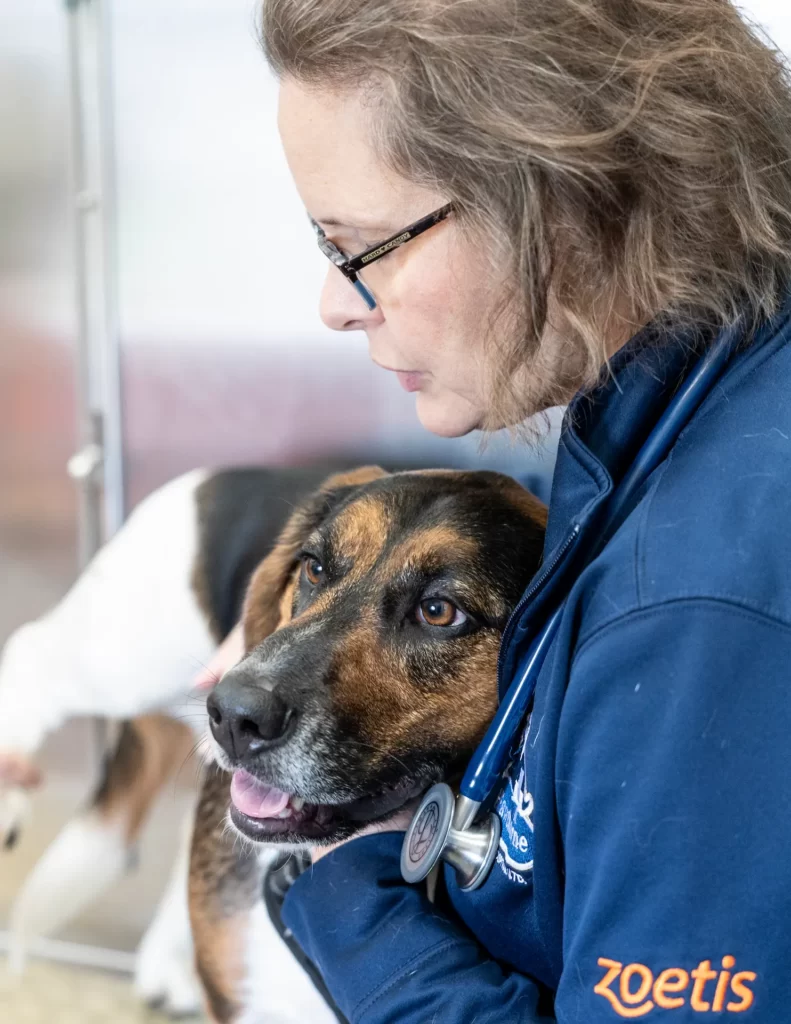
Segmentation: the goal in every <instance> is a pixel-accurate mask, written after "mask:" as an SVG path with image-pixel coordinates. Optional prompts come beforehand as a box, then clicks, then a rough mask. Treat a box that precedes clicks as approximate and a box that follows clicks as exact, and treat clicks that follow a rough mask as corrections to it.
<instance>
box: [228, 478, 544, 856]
mask: <svg viewBox="0 0 791 1024" xmlns="http://www.w3.org/2000/svg"><path fill="white" fill-rule="evenodd" d="M544 524H545V511H544V507H543V506H542V505H541V503H540V502H538V501H537V499H535V498H534V497H533V496H532V495H530V494H529V493H528V492H527V491H525V490H524V489H523V488H521V487H520V486H519V485H518V484H516V483H515V482H514V481H513V480H511V479H510V478H509V477H505V476H501V475H499V474H496V473H484V472H452V471H431V472H414V473H397V474H393V475H387V474H385V473H384V472H383V471H382V470H380V469H376V468H371V467H368V468H365V469H362V470H357V471H355V472H354V473H350V474H346V475H343V476H337V477H333V478H331V479H330V480H329V481H327V483H326V484H325V485H324V487H323V488H322V489H321V491H320V492H319V493H318V494H316V495H314V496H313V497H312V498H311V499H309V500H308V501H306V502H305V503H304V504H303V505H302V506H301V507H300V508H298V509H297V510H296V511H295V512H294V514H293V515H292V517H291V519H290V521H289V523H288V524H287V526H286V528H285V530H284V531H283V534H282V535H281V537H280V539H279V541H278V544H277V545H276V547H275V549H274V551H273V552H272V553H271V554H270V555H269V556H268V557H267V558H266V559H265V560H264V561H263V562H262V563H261V565H260V566H259V568H258V570H257V571H256V572H255V574H254V576H253V578H252V580H251V582H250V585H249V588H248V591H247V596H246V601H245V609H244V628H245V640H246V649H247V651H248V653H247V655H246V656H245V658H244V659H243V660H242V661H241V662H240V663H239V665H237V666H236V668H234V669H232V670H231V671H230V672H228V673H227V674H226V676H225V677H224V679H223V680H222V682H221V683H220V684H219V685H218V686H217V687H216V689H215V690H214V691H213V693H212V694H211V696H210V698H209V701H208V712H209V718H210V728H211V731H212V733H213V735H214V738H215V740H216V756H217V760H218V762H219V763H220V764H221V766H222V767H223V768H226V769H227V770H229V771H232V772H234V778H233V781H232V784H231V820H232V821H233V823H234V825H235V826H236V828H237V829H238V830H239V831H240V832H241V833H242V834H243V835H245V836H246V837H248V838H250V839H254V840H260V841H266V842H287V843H311V844H320V843H322V842H334V841H337V840H339V839H342V838H345V837H347V836H349V835H351V834H353V833H354V832H355V831H357V830H358V829H360V828H361V827H362V826H363V825H364V824H366V823H367V822H369V821H372V820H374V819H377V818H383V817H386V816H387V815H389V814H391V813H393V812H394V811H395V810H396V809H398V808H400V807H401V806H403V804H405V803H406V802H407V801H408V800H409V799H411V798H412V797H413V796H416V795H417V794H418V793H420V792H422V791H423V790H424V789H425V788H426V787H427V786H429V785H430V784H431V783H433V782H435V781H438V780H440V779H449V778H452V777H453V776H454V775H457V774H458V773H459V772H460V770H461V769H462V768H463V766H464V764H465V763H466V761H467V759H468V758H469V756H470V754H471V753H472V751H473V750H474V748H475V746H476V744H477V743H478V742H479V741H480V739H481V737H482V735H483V733H484V731H485V729H486V726H487V724H488V723H489V721H490V720H491V717H492V715H493V713H494V711H495V709H496V705H497V657H498V649H499V644H500V638H501V635H502V631H503V628H504V626H505V623H506V621H507V619H508V617H509V614H510V612H511V610H512V609H513V607H514V605H515V604H516V602H517V601H518V600H519V597H520V596H521V594H522V592H523V590H524V588H525V586H526V584H527V583H528V581H529V579H530V577H531V576H532V575H533V573H534V572H535V570H536V568H537V567H538V563H539V559H540V556H541V550H542V543H543V530H544Z"/></svg>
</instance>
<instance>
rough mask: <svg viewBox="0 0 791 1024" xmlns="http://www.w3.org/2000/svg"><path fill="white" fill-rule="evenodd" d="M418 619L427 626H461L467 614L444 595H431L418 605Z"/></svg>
mask: <svg viewBox="0 0 791 1024" xmlns="http://www.w3.org/2000/svg"><path fill="white" fill-rule="evenodd" d="M417 620H418V622H422V623H424V625H426V626H460V625H461V624H462V622H466V621H467V616H466V615H465V614H464V612H463V611H462V610H461V608H457V607H456V605H455V604H454V603H453V602H452V601H448V600H446V599H445V598H444V597H429V598H426V600H425V601H421V602H420V604H419V605H418V606H417Z"/></svg>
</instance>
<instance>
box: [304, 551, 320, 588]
mask: <svg viewBox="0 0 791 1024" xmlns="http://www.w3.org/2000/svg"><path fill="white" fill-rule="evenodd" d="M303 565H304V568H305V576H307V579H308V583H312V584H313V586H314V587H315V586H316V584H317V583H321V581H322V580H323V579H324V566H323V565H322V564H321V562H320V561H319V560H318V558H306V559H305V561H304V562H303Z"/></svg>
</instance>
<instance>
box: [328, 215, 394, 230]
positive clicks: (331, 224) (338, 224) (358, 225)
mask: <svg viewBox="0 0 791 1024" xmlns="http://www.w3.org/2000/svg"><path fill="white" fill-rule="evenodd" d="M311 220H314V221H315V222H316V223H317V224H322V225H325V226H326V227H328V228H349V229H351V230H352V231H386V230H389V228H390V224H386V223H385V222H384V221H379V222H378V223H376V222H374V221H368V222H366V221H348V220H336V219H335V218H334V217H311Z"/></svg>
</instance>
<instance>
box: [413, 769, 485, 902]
mask: <svg viewBox="0 0 791 1024" xmlns="http://www.w3.org/2000/svg"><path fill="white" fill-rule="evenodd" d="M455 810H456V799H455V797H454V795H453V790H452V789H451V788H450V786H448V785H446V784H445V783H444V782H440V783H438V784H437V785H436V786H432V787H431V789H430V790H429V791H428V793H426V795H425V796H424V797H423V800H422V801H421V803H420V806H419V807H418V809H417V812H416V813H415V816H414V818H413V819H412V822H411V824H410V826H409V830H408V831H407V833H406V835H405V836H404V845H403V846H402V847H401V875H402V876H403V878H404V881H406V882H410V883H413V884H414V883H415V882H422V881H423V879H424V878H426V877H427V876H428V874H429V873H430V872H431V869H432V868H433V867H434V865H435V864H437V863H438V862H439V861H440V860H444V861H446V862H447V863H448V864H450V865H451V866H452V867H454V868H455V869H456V873H457V876H458V880H459V887H460V888H461V889H463V890H464V891H466V892H470V891H471V890H473V889H477V888H478V886H479V885H480V884H481V883H482V882H483V880H484V879H485V878H486V876H487V875H488V874H489V871H490V869H491V866H492V864H493V863H494V858H495V857H496V856H497V848H498V846H499V843H500V819H499V818H498V817H497V815H496V814H489V815H488V816H487V819H486V820H485V821H484V822H483V823H481V824H478V825H469V826H468V827H466V828H464V827H462V828H454V821H453V818H454V812H455ZM457 824H458V822H457Z"/></svg>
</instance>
